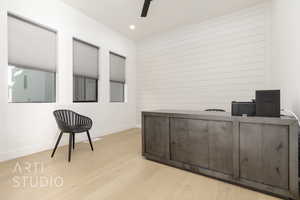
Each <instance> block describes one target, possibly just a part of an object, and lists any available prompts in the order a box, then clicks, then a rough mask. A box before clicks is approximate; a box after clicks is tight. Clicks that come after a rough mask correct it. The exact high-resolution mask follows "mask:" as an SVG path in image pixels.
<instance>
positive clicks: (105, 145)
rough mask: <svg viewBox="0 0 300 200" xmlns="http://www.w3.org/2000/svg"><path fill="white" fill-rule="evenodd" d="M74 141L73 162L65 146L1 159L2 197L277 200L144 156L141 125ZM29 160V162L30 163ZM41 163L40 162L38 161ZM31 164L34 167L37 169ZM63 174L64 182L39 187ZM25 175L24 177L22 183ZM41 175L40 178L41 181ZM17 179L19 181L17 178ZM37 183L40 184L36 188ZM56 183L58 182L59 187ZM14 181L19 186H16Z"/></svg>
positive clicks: (44, 199) (45, 199)
mask: <svg viewBox="0 0 300 200" xmlns="http://www.w3.org/2000/svg"><path fill="white" fill-rule="evenodd" d="M94 148H95V151H94V152H92V151H91V150H90V146H89V144H88V143H78V144H76V149H75V151H74V152H73V153H72V162H71V163H68V162H67V146H64V147H61V148H58V149H57V152H56V154H55V156H54V158H53V159H51V158H50V153H51V151H44V152H40V153H36V154H33V155H30V156H26V157H23V158H19V159H16V160H11V161H7V162H2V163H0V199H2V200H27V199H28V200H29V199H30V200H276V199H277V198H274V197H271V196H268V195H265V194H262V193H258V192H255V191H251V190H248V189H245V188H241V187H238V186H235V185H231V184H228V183H224V182H221V181H218V180H214V179H211V178H208V177H204V176H201V175H197V174H193V173H190V172H187V171H183V170H180V169H176V168H172V167H169V166H166V165H162V164H159V163H156V162H152V161H148V160H145V159H144V158H143V157H142V156H141V135H140V129H131V130H128V131H124V132H121V133H117V134H112V135H108V136H105V137H104V138H103V139H102V140H100V141H96V142H94ZM28 163H31V165H34V163H37V164H36V165H37V166H36V167H33V166H31V167H30V168H29V165H28ZM39 163H42V164H43V167H41V164H39ZM36 168H37V169H38V170H36ZM59 176H60V177H62V178H63V181H64V182H63V186H61V187H56V186H55V185H52V186H51V185H50V186H49V187H41V186H43V185H45V183H46V182H45V179H46V180H49V181H51V178H52V179H54V180H56V181H57V180H60V179H57V177H59ZM24 177H27V178H25V182H24ZM41 177H44V178H42V179H43V180H44V181H40V179H41ZM21 180H22V181H21ZM36 183H39V186H38V187H35V186H36ZM41 184H43V185H41ZM60 185H61V182H57V186H60ZM16 186H19V187H16Z"/></svg>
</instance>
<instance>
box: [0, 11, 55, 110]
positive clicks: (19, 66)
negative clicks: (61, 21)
mask: <svg viewBox="0 0 300 200" xmlns="http://www.w3.org/2000/svg"><path fill="white" fill-rule="evenodd" d="M8 17H13V18H16V19H18V20H20V21H23V22H25V23H28V24H31V25H33V26H37V27H39V28H42V29H45V30H47V31H50V32H52V33H55V34H56V41H55V42H56V61H55V63H56V64H55V71H54V72H53V71H50V70H43V69H36V68H34V67H31V66H22V65H19V64H13V63H9V62H8V60H7V66H8V67H12V66H14V67H17V68H22V69H29V70H37V71H42V72H49V73H54V89H55V92H54V101H31V102H26V101H25V102H10V101H9V99H8V103H9V104H34V103H41V104H55V103H57V90H58V88H57V86H58V83H57V81H58V78H57V67H58V56H59V55H58V30H57V29H54V28H52V27H50V26H47V25H44V24H42V23H39V22H37V21H35V20H32V19H30V18H28V17H24V16H22V15H19V14H16V13H14V12H11V11H8V12H7V13H6V23H8ZM6 26H7V25H6ZM7 37H9V36H8V35H7ZM6 47H8V40H7V43H6ZM7 57H8V55H7Z"/></svg>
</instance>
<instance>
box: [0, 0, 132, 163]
mask: <svg viewBox="0 0 300 200" xmlns="http://www.w3.org/2000/svg"><path fill="white" fill-rule="evenodd" d="M7 11H9V12H12V13H14V14H17V15H20V16H23V17H26V18H28V19H30V20H32V21H34V22H37V23H40V24H43V25H46V26H49V27H51V28H53V29H55V30H57V31H58V69H57V70H58V73H57V103H53V104H9V103H8V85H7V84H8V76H7V75H8V67H7V65H8V64H7V45H6V44H7ZM73 36H74V37H76V38H80V39H82V40H85V41H87V42H90V43H92V44H95V45H97V46H99V47H100V48H101V49H100V52H101V58H100V81H99V93H100V102H99V103H87V104H73V103H72V91H73V89H72V87H73V86H72V84H73V82H72V37H73ZM0 44H1V45H0V91H1V92H0V127H1V128H0V160H7V159H11V158H15V157H18V156H22V155H26V154H30V153H33V152H37V151H41V150H44V149H49V148H52V147H53V146H54V143H55V141H56V139H57V136H58V135H57V133H58V129H57V127H56V123H55V121H54V118H53V115H52V112H53V110H55V109H57V108H70V109H73V110H75V111H77V112H79V113H81V114H84V115H87V116H90V117H91V118H93V120H94V127H93V129H92V131H91V135H92V136H93V137H97V136H102V135H103V134H107V133H112V132H116V131H120V130H124V129H128V128H132V127H134V126H135V124H136V99H135V97H136V95H135V91H136V89H135V87H136V80H135V77H136V73H135V71H136V70H135V63H136V61H135V57H136V55H135V52H136V49H135V44H134V43H133V42H132V41H130V40H128V39H126V38H124V37H123V36H121V35H119V34H118V33H116V32H113V31H112V30H110V29H108V28H107V27H105V26H103V25H101V24H99V23H97V22H96V21H94V20H92V19H90V18H88V17H86V16H85V15H83V14H81V13H80V12H79V11H77V10H74V9H72V8H71V7H69V6H67V5H65V4H63V3H62V2H60V1H58V0H44V1H41V0H1V1H0ZM110 50H111V51H114V52H116V53H118V54H121V55H124V56H126V57H127V66H126V70H127V71H126V78H127V102H126V103H109V51H110ZM64 139H66V138H64ZM78 139H80V140H82V139H86V135H85V134H82V136H81V137H80V138H78ZM65 142H66V141H65V140H64V141H62V144H63V143H65Z"/></svg>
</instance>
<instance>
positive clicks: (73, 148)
mask: <svg viewBox="0 0 300 200" xmlns="http://www.w3.org/2000/svg"><path fill="white" fill-rule="evenodd" d="M72 135H73V149H75V133H73V134H72Z"/></svg>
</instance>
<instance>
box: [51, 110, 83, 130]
mask: <svg viewBox="0 0 300 200" xmlns="http://www.w3.org/2000/svg"><path fill="white" fill-rule="evenodd" d="M53 114H54V117H55V119H56V122H57V125H58V127H59V128H60V129H61V130H65V129H68V128H69V127H70V126H75V125H78V124H79V122H80V115H79V114H77V113H76V112H74V111H72V110H56V111H54V112H53Z"/></svg>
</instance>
